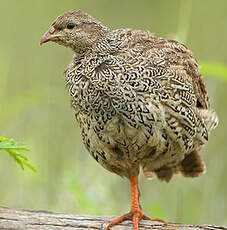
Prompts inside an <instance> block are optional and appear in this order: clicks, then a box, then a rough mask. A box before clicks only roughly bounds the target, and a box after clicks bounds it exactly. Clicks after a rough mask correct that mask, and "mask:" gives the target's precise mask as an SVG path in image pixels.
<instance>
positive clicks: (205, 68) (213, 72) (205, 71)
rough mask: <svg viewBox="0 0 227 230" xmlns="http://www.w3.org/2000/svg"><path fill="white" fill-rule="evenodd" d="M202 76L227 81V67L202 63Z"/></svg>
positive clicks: (219, 64)
mask: <svg viewBox="0 0 227 230" xmlns="http://www.w3.org/2000/svg"><path fill="white" fill-rule="evenodd" d="M200 66H201V68H200V71H201V74H202V75H204V76H206V77H215V78H219V79H221V80H224V81H227V66H226V65H224V64H221V63H215V62H204V61H202V62H200Z"/></svg>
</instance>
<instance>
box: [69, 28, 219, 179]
mask: <svg viewBox="0 0 227 230" xmlns="http://www.w3.org/2000/svg"><path fill="white" fill-rule="evenodd" d="M65 80H66V85H67V87H68V92H69V94H70V97H71V105H72V108H73V109H74V111H75V117H76V119H77V121H78V122H79V124H80V127H81V128H82V136H83V141H84V143H85V146H86V148H87V149H88V151H89V152H90V154H91V155H92V156H93V157H94V159H95V160H96V161H97V162H98V163H100V164H101V165H102V166H103V167H105V168H106V169H107V170H109V171H111V172H114V173H117V174H118V175H120V176H124V177H131V176H134V175H136V174H138V172H139V170H140V168H142V169H143V172H144V174H145V176H147V177H153V176H154V175H155V174H156V175H157V177H158V178H159V179H161V180H164V181H169V180H170V179H171V178H172V176H173V174H174V173H178V172H182V174H183V175H185V176H189V177H190V176H192V177H194V176H198V175H200V174H201V173H203V172H204V170H205V167H204V164H203V162H202V159H201V157H200V155H199V151H200V150H201V148H202V146H203V145H204V144H205V143H206V142H207V140H208V137H209V134H210V131H211V130H212V129H214V128H215V127H216V125H217V123H218V120H217V116H216V114H215V112H214V111H212V110H210V104H209V98H208V95H207V91H206V87H205V84H204V81H203V77H202V76H201V74H200V72H199V68H198V64H197V62H196V60H195V59H194V58H193V56H192V53H191V51H190V50H188V49H187V48H186V47H185V46H184V45H183V44H181V43H179V42H176V41H173V40H167V39H163V38H159V37H157V36H155V35H153V34H152V33H150V32H145V31H140V30H131V29H119V30H115V31H109V32H108V33H107V34H106V36H104V37H102V38H100V39H99V40H98V41H97V43H96V44H94V46H93V47H92V49H89V50H87V51H86V52H83V53H81V54H78V53H77V54H75V55H74V57H73V61H72V63H71V64H70V65H69V66H68V68H67V69H66V70H65ZM190 154H192V155H190ZM187 156H192V157H188V158H187ZM186 158H187V161H186V160H185V161H184V159H186ZM185 162H186V163H185ZM190 165H191V166H192V167H190ZM193 165H194V166H193ZM193 168H194V169H195V170H194V171H193Z"/></svg>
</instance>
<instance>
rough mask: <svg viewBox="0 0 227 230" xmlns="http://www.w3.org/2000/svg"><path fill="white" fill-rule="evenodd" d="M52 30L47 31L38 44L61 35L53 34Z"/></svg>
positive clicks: (53, 39) (56, 38)
mask: <svg viewBox="0 0 227 230" xmlns="http://www.w3.org/2000/svg"><path fill="white" fill-rule="evenodd" d="M53 32H54V31H47V32H46V33H45V34H44V35H43V37H42V38H41V40H40V45H42V44H43V43H46V42H49V41H55V40H58V38H59V37H62V34H53Z"/></svg>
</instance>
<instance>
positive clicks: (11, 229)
mask: <svg viewBox="0 0 227 230" xmlns="http://www.w3.org/2000/svg"><path fill="white" fill-rule="evenodd" d="M113 218H115V217H103V216H88V215H72V214H60V213H53V212H48V211H27V210H15V209H9V208H4V207H0V230H33V229H36V230H63V229H64V230H82V229H83V230H86V229H90V230H97V229H99V230H105V227H106V226H107V225H108V223H109V222H110V221H111V220H112V219H113ZM112 229H113V230H133V226H132V221H130V220H128V221H124V222H123V223H121V224H119V225H117V226H115V227H113V228H112ZM145 229H146V230H148V229H153V230H176V229H177V230H217V229H219V230H221V229H227V227H224V226H212V225H201V226H193V225H185V224H175V223H169V224H168V225H166V226H164V225H163V224H161V223H158V222H151V221H143V220H142V221H141V222H140V230H145Z"/></svg>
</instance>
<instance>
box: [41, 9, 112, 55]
mask: <svg viewBox="0 0 227 230" xmlns="http://www.w3.org/2000/svg"><path fill="white" fill-rule="evenodd" d="M106 33H108V29H107V27H105V26H103V25H102V24H101V23H100V22H99V21H97V20H96V19H94V18H92V17H91V16H89V15H88V14H86V13H84V12H82V11H71V12H68V13H65V14H62V15H60V16H58V17H57V19H56V20H55V21H54V22H53V23H52V25H51V26H50V28H49V30H48V31H47V32H46V33H45V34H44V35H43V37H42V38H41V40H40V44H41V45H42V44H43V43H46V42H48V41H53V42H56V43H58V44H60V45H63V46H66V47H70V48H72V49H73V50H74V51H75V52H78V53H81V52H84V51H85V50H87V49H89V48H91V47H92V46H93V45H94V44H95V43H96V42H97V41H98V40H99V39H101V38H102V37H103V36H105V34H106Z"/></svg>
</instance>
